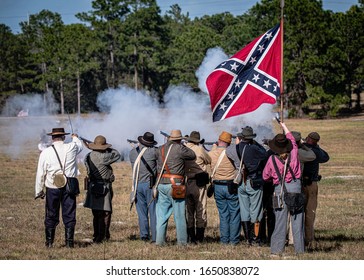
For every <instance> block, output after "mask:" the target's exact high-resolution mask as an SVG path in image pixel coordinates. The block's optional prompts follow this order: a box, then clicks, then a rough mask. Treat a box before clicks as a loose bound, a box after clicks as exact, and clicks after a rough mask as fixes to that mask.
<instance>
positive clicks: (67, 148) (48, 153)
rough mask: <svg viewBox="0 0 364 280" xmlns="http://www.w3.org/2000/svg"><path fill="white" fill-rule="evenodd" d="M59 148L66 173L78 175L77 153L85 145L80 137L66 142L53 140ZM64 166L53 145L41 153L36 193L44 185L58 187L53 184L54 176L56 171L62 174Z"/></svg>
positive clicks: (69, 175)
mask: <svg viewBox="0 0 364 280" xmlns="http://www.w3.org/2000/svg"><path fill="white" fill-rule="evenodd" d="M53 145H54V147H55V148H56V150H57V153H58V155H59V159H60V160H61V163H62V167H63V168H64V173H65V174H66V176H67V177H77V175H78V166H77V160H76V157H77V155H78V154H79V153H80V152H81V151H82V149H83V146H82V142H81V141H80V139H78V138H77V137H72V142H70V143H64V142H63V141H55V142H53ZM62 172H63V171H62V168H61V166H60V164H59V161H58V159H57V155H56V153H55V151H54V149H53V148H52V146H50V147H48V148H46V149H45V150H43V151H42V152H41V153H40V156H39V161H38V168H37V175H36V179H35V195H37V194H39V193H40V192H41V191H42V190H43V188H44V186H45V187H47V188H52V189H56V188H57V187H56V186H55V185H54V184H53V178H54V175H55V174H56V173H61V174H62Z"/></svg>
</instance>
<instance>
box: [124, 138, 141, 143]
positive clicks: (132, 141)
mask: <svg viewBox="0 0 364 280" xmlns="http://www.w3.org/2000/svg"><path fill="white" fill-rule="evenodd" d="M126 141H128V143H130V144H138V143H139V142H138V141H136V140H131V139H126Z"/></svg>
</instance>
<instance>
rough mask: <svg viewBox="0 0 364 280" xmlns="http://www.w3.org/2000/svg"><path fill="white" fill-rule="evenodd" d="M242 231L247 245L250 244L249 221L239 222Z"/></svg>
mask: <svg viewBox="0 0 364 280" xmlns="http://www.w3.org/2000/svg"><path fill="white" fill-rule="evenodd" d="M241 225H242V227H243V231H244V237H245V240H246V243H247V244H248V245H252V239H251V236H250V221H243V222H241Z"/></svg>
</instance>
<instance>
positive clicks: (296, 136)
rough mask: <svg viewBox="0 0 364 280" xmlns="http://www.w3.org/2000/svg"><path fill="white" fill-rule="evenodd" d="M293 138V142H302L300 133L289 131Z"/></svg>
mask: <svg viewBox="0 0 364 280" xmlns="http://www.w3.org/2000/svg"><path fill="white" fill-rule="evenodd" d="M291 133H292V135H293V137H294V140H295V141H296V142H300V141H301V140H302V136H301V132H299V131H291Z"/></svg>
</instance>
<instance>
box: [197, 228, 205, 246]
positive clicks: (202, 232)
mask: <svg viewBox="0 0 364 280" xmlns="http://www.w3.org/2000/svg"><path fill="white" fill-rule="evenodd" d="M204 237H205V228H196V240H197V241H198V242H200V243H202V242H203V239H204Z"/></svg>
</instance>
